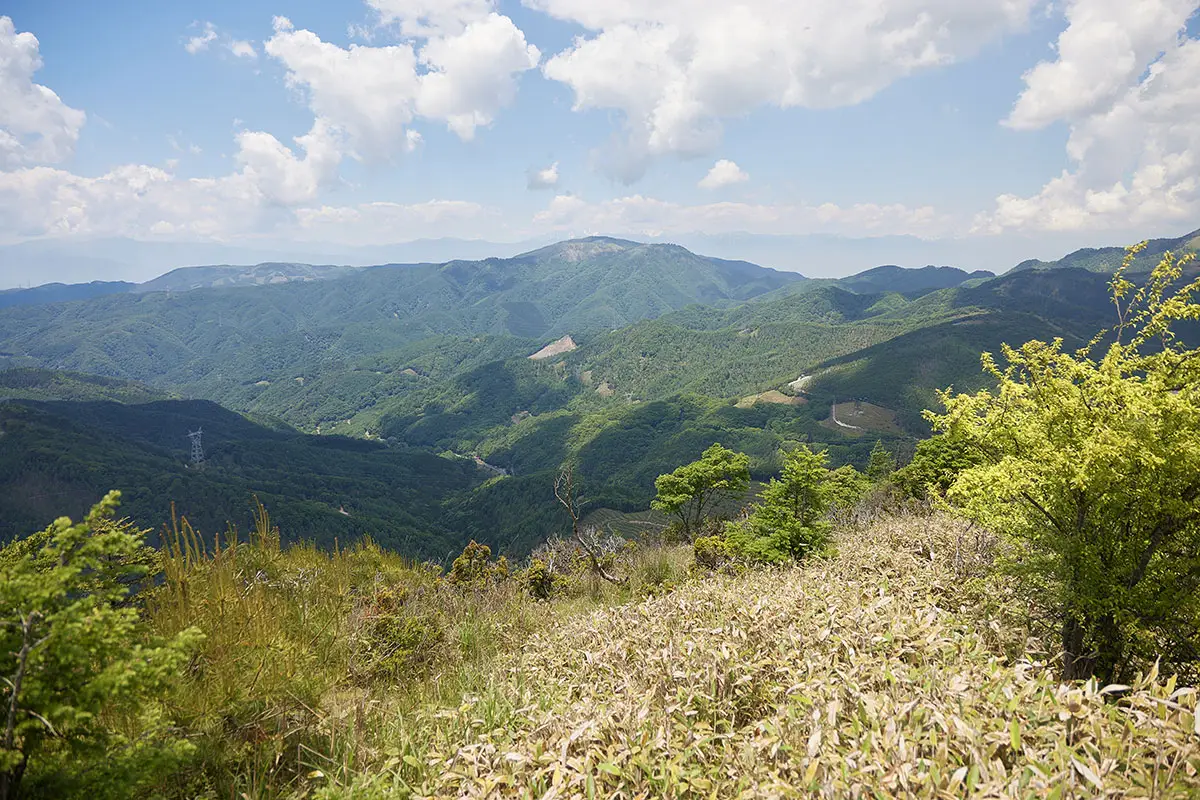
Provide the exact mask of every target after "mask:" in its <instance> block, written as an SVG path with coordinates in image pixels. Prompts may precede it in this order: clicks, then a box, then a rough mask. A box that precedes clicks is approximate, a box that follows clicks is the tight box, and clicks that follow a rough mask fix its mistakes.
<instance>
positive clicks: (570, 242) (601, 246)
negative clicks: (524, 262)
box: [517, 236, 642, 262]
mask: <svg viewBox="0 0 1200 800" xmlns="http://www.w3.org/2000/svg"><path fill="white" fill-rule="evenodd" d="M641 246H642V243H641V242H631V241H629V240H628V239H615V238H613V237H611V236H585V237H583V238H582V239H567V240H566V241H562V242H557V243H555V244H551V245H547V246H545V247H541V248H538V249H537V250H531V251H530V252H528V253H522V254H521V255H519V256H517V258H536V259H546V258H555V259H561V260H563V261H567V262H576V261H586V260H587V259H589V258H595V257H596V256H598V255H603V254H604V253H620V252H623V251H625V250H631V249H633V248H635V247H641Z"/></svg>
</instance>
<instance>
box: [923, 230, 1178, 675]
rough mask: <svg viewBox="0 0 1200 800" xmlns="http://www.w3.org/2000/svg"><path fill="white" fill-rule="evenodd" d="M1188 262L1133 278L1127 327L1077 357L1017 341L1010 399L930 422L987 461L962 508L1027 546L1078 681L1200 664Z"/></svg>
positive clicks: (971, 475) (977, 469)
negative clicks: (1183, 334)
mask: <svg viewBox="0 0 1200 800" xmlns="http://www.w3.org/2000/svg"><path fill="white" fill-rule="evenodd" d="M1136 253H1137V249H1136V248H1135V249H1133V250H1131V251H1130V256H1129V258H1132V257H1133V256H1134V255H1135V254H1136ZM1127 262H1128V259H1127ZM1184 263H1186V259H1185V260H1180V261H1176V260H1175V259H1173V258H1172V257H1171V256H1170V255H1168V256H1167V257H1166V258H1164V260H1163V261H1162V263H1161V264H1160V265H1159V266H1158V267H1157V268H1156V269H1155V270H1154V272H1153V273H1152V275H1151V276H1150V277H1149V280H1148V282H1147V283H1146V284H1145V285H1144V286H1142V287H1141V288H1137V287H1135V286H1134V285H1133V284H1132V283H1130V282H1129V281H1128V280H1126V279H1125V278H1124V275H1123V271H1119V272H1118V273H1117V275H1116V276H1115V277H1114V279H1113V282H1112V292H1113V299H1114V302H1115V304H1116V308H1117V311H1118V316H1119V319H1120V322H1119V324H1118V325H1117V326H1116V327H1115V328H1114V329H1113V330H1112V331H1108V332H1106V333H1104V334H1102V335H1100V336H1097V337H1096V339H1095V340H1093V342H1092V343H1091V344H1090V345H1089V346H1088V347H1085V348H1083V349H1081V350H1079V351H1077V352H1075V353H1073V354H1072V353H1067V352H1064V351H1063V343H1062V341H1061V340H1056V341H1054V342H1050V343H1044V342H1039V341H1032V342H1028V343H1026V344H1025V345H1023V346H1022V347H1020V348H1019V349H1013V348H1011V347H1007V346H1006V347H1005V348H1004V350H1003V357H1004V361H1005V362H1007V364H1006V366H1004V367H1001V366H1000V365H999V364H997V362H996V361H995V360H994V359H993V358H992V357H991V356H990V355H987V354H985V355H984V357H983V364H984V368H985V369H986V370H987V371H988V372H989V373H991V375H992V377H993V378H995V380H996V382H997V384H998V388H997V389H996V390H995V391H983V392H979V393H977V394H973V395H964V394H960V395H954V394H951V393H949V392H946V393H943V395H942V400H943V402H944V403H945V405H946V413H945V414H943V415H937V414H930V415H929V419H930V420H931V422H933V424H934V427H935V428H937V429H938V430H940V431H944V432H946V433H947V434H949V435H950V436H952V437H953V438H954V439H955V440H957V441H960V442H963V443H965V444H966V445H967V447H968V448H969V449H970V450H971V451H972V453H973V454H974V455H976V456H978V457H979V458H980V459H982V463H981V464H979V465H978V466H974V467H971V468H969V469H966V470H965V471H963V472H962V473H961V474H960V475H959V477H958V479H957V481H956V482H955V483H954V484H953V486H952V487H951V488H950V491H949V499H950V501H951V502H952V503H953V504H954V506H955V507H956V508H958V509H959V510H960V511H961V512H962V513H964V514H965V515H967V516H968V517H970V518H971V519H973V520H974V521H976V522H977V523H979V524H980V525H982V526H984V527H986V528H988V529H991V530H993V531H996V532H997V533H1001V534H1003V535H1005V536H1006V537H1009V538H1010V540H1011V541H1013V542H1014V543H1015V544H1016V545H1017V546H1015V547H1013V548H1011V552H1012V553H1013V557H1012V558H1010V559H1009V561H1008V564H1007V566H1008V567H1009V568H1010V569H1013V570H1016V571H1017V572H1019V573H1020V574H1022V575H1023V576H1025V578H1026V581H1025V585H1026V586H1027V587H1029V588H1030V589H1032V590H1033V591H1032V592H1031V594H1032V595H1034V596H1035V597H1036V598H1037V600H1038V602H1039V604H1045V605H1047V606H1048V607H1049V611H1050V612H1051V613H1052V614H1053V616H1054V619H1055V620H1057V623H1058V624H1059V626H1060V633H1061V638H1062V642H1061V647H1062V651H1063V653H1064V658H1065V674H1066V675H1067V676H1068V677H1072V678H1076V677H1087V676H1088V675H1090V674H1095V675H1098V676H1100V677H1101V678H1102V679H1110V678H1113V677H1115V676H1120V675H1128V674H1130V673H1131V672H1133V671H1135V670H1136V669H1138V668H1139V666H1140V665H1144V664H1145V663H1147V662H1148V661H1152V660H1153V659H1155V658H1158V657H1160V656H1161V657H1162V658H1163V660H1164V664H1167V663H1169V664H1170V665H1171V666H1172V668H1174V669H1180V668H1185V667H1186V665H1188V664H1189V663H1192V662H1194V661H1195V660H1196V658H1197V655H1198V653H1200V650H1197V647H1198V646H1200V635H1198V633H1197V630H1198V625H1200V592H1198V591H1197V590H1198V588H1200V350H1193V349H1188V348H1187V347H1185V346H1184V345H1183V344H1182V343H1181V342H1180V341H1179V339H1178V338H1177V337H1176V336H1175V334H1174V332H1173V331H1172V326H1173V325H1174V324H1175V323H1177V322H1180V321H1185V320H1197V319H1200V305H1198V304H1197V303H1196V302H1195V301H1194V300H1193V297H1192V295H1193V293H1194V292H1195V291H1196V290H1197V289H1198V288H1200V280H1197V281H1195V282H1192V283H1190V284H1188V285H1187V286H1185V287H1183V288H1181V289H1174V288H1173V287H1175V286H1177V285H1178V282H1179V280H1180V277H1181V274H1182V272H1181V265H1182V264H1184ZM1105 339H1107V340H1108V341H1109V344H1108V346H1107V348H1106V349H1104V351H1103V355H1101V356H1100V357H1099V358H1097V357H1095V356H1094V352H1095V351H1096V350H1098V349H1100V348H1101V345H1102V342H1103V341H1105Z"/></svg>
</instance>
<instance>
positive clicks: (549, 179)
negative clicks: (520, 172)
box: [526, 161, 558, 189]
mask: <svg viewBox="0 0 1200 800" xmlns="http://www.w3.org/2000/svg"><path fill="white" fill-rule="evenodd" d="M526 185H527V187H528V188H529V189H553V188H554V187H555V186H558V162H557V161H555V162H554V163H553V164H551V165H550V166H548V167H546V168H544V169H531V170H529V179H528V182H527V184H526Z"/></svg>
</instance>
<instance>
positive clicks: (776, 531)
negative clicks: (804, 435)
mask: <svg viewBox="0 0 1200 800" xmlns="http://www.w3.org/2000/svg"><path fill="white" fill-rule="evenodd" d="M826 458H827V456H826V454H825V453H814V452H813V451H811V450H809V449H808V446H807V445H800V446H799V447H797V448H796V449H795V450H791V451H789V452H785V453H784V454H783V474H782V475H781V476H780V477H779V478H773V479H772V480H771V482H770V483H769V484H768V485H767V486H766V488H764V489H763V490H762V492H761V493H760V494H759V496H758V499H759V502H758V504H757V505H755V507H754V510H753V511H752V512H751V513H750V516H749V517H748V518H747V519H745V520H744V521H742V522H734V523H730V524H729V526H728V529H727V531H726V538H727V539H728V540H729V542H730V544H731V545H732V547H733V549H734V551H735V552H737V553H738V554H739V555H741V556H743V557H746V558H749V559H751V560H754V561H766V562H779V561H785V560H788V559H793V560H799V559H802V558H804V557H805V556H807V555H808V554H810V553H812V552H814V551H816V550H819V549H820V548H821V547H822V546H823V545H824V544H825V541H826V539H827V537H828V535H829V529H830V523H829V522H828V521H827V520H826V519H825V512H826V511H827V510H828V509H829V500H828V497H827V487H826V486H825V481H826V480H827V479H828V477H829V470H827V469H826V468H825V461H826Z"/></svg>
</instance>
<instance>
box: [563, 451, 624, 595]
mask: <svg viewBox="0 0 1200 800" xmlns="http://www.w3.org/2000/svg"><path fill="white" fill-rule="evenodd" d="M554 496H555V497H556V498H558V502H559V503H561V504H562V506H563V508H565V509H566V510H567V514H568V515H569V516H570V517H571V537H572V538H573V539H574V540H575V542H576V543H577V544H578V545H579V546H580V547H581V548H583V552H585V553H587V557H588V562H589V563H590V564H591V565H592V571H593V572H595V573H596V574H597V575H599V576H600V577H601V578H603V579H604V580H606V581H608V582H609V583H615V584H623V583H625V579H624V578H618V577H616V576H615V575H613V574H611V573H610V572H609V571H608V570H606V569H605V568H604V564H603V559H602V558H601V554H600V547H599V541H598V540H599V532H598V531H597V530H596V528H595V527H594V526H591V525H588V526H584V525H583V524H582V522H583V501H582V500H581V499H580V498H579V494H578V492H577V491H576V489H575V469H574V467H573V466H572V465H571V464H564V465H563V466H562V468H561V469H559V471H558V476H557V477H556V478H555V479H554Z"/></svg>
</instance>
